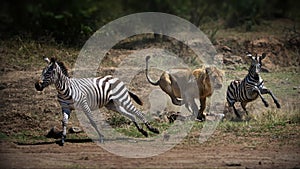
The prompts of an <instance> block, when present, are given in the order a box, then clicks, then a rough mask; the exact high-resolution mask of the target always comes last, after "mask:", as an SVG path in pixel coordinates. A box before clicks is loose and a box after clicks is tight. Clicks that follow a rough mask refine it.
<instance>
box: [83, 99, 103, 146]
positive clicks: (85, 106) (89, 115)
mask: <svg viewBox="0 0 300 169" xmlns="http://www.w3.org/2000/svg"><path fill="white" fill-rule="evenodd" d="M81 107H82V109H83V111H84V113H85V115H86V117H87V118H88V119H89V121H90V123H91V125H92V126H93V128H94V129H95V130H96V132H97V134H98V136H99V142H100V143H103V142H104V140H103V138H104V136H103V135H102V134H101V133H100V131H99V130H98V127H97V125H96V123H95V121H94V120H93V118H92V111H91V109H90V108H89V106H88V104H87V103H85V102H84V103H82V106H81Z"/></svg>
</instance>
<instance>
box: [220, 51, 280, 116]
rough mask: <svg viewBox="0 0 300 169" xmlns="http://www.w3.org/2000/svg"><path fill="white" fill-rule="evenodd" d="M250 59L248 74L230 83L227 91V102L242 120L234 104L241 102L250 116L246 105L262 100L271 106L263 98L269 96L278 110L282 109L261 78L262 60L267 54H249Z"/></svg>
mask: <svg viewBox="0 0 300 169" xmlns="http://www.w3.org/2000/svg"><path fill="white" fill-rule="evenodd" d="M247 56H248V57H250V58H251V60H252V63H251V66H250V68H249V70H248V74H247V75H246V77H245V78H244V79H243V80H241V81H240V80H234V81H232V82H231V83H230V85H229V86H228V89H227V96H226V99H227V102H228V104H229V107H233V110H234V113H235V114H236V116H237V117H238V118H241V116H240V114H239V113H238V112H237V110H236V108H235V106H234V103H235V102H241V106H242V108H243V110H244V111H245V112H246V114H248V112H247V110H246V105H247V103H249V102H252V101H254V100H255V99H257V98H258V96H259V97H260V98H261V100H262V102H263V103H264V105H265V106H266V107H268V106H269V104H268V102H267V101H266V100H265V98H264V97H263V96H262V95H263V94H269V95H271V97H272V98H273V101H274V103H275V104H276V106H277V108H280V104H279V102H278V100H277V98H276V97H275V96H274V94H273V93H272V91H271V90H269V89H267V88H266V87H265V86H264V81H263V79H262V78H261V76H260V71H261V66H262V62H261V61H262V60H263V59H264V58H265V57H266V53H263V54H262V55H261V56H258V55H257V54H255V56H252V54H250V53H249V54H247Z"/></svg>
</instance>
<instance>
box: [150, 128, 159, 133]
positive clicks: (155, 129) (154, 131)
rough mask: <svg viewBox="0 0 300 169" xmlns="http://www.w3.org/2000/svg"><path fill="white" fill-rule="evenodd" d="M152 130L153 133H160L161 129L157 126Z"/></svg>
mask: <svg viewBox="0 0 300 169" xmlns="http://www.w3.org/2000/svg"><path fill="white" fill-rule="evenodd" d="M150 131H152V132H153V133H156V134H159V130H158V129H157V128H152V129H151V130H150Z"/></svg>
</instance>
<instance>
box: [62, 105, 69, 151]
mask: <svg viewBox="0 0 300 169" xmlns="http://www.w3.org/2000/svg"><path fill="white" fill-rule="evenodd" d="M70 112H71V111H70V110H69V109H64V108H63V109H62V113H63V119H62V121H61V122H62V128H63V131H62V135H61V144H60V145H61V146H63V145H64V144H65V140H66V138H67V125H68V120H69V117H70Z"/></svg>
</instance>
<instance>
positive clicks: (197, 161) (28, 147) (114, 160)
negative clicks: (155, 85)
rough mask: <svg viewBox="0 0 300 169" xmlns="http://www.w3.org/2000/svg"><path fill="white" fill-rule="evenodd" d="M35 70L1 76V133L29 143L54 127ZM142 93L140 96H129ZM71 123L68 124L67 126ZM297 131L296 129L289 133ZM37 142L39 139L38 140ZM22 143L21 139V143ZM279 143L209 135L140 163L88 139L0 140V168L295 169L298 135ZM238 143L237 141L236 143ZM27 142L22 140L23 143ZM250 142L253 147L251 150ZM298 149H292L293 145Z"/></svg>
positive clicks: (52, 110)
mask: <svg viewBox="0 0 300 169" xmlns="http://www.w3.org/2000/svg"><path fill="white" fill-rule="evenodd" d="M39 74H40V71H15V70H8V71H7V72H5V73H3V74H2V76H1V85H2V90H1V95H2V97H1V103H3V104H2V105H1V111H2V112H1V113H2V114H1V119H2V120H1V130H2V132H5V134H6V135H7V136H8V137H9V136H13V135H14V133H20V132H21V133H22V132H24V131H25V133H24V135H22V137H28V138H29V139H30V138H32V137H34V135H37V134H36V132H38V133H46V131H48V130H49V128H51V127H52V126H55V125H56V126H59V125H60V120H61V114H60V108H59V105H58V103H57V102H56V98H55V97H56V96H55V89H54V87H50V88H49V89H47V90H45V91H44V92H42V93H37V92H36V91H35V89H34V85H33V84H34V82H35V80H36V79H37V78H38V77H39ZM135 92H137V93H139V94H140V93H142V91H135ZM73 124H76V122H74V120H71V122H70V126H72V125H73ZM294 129H295V130H299V126H298V127H297V126H296V128H294ZM41 137H43V136H41ZM24 139H26V138H24ZM288 139H289V140H285V141H284V142H282V141H278V140H276V139H272V138H270V137H265V138H264V137H257V138H255V137H254V138H252V137H247V138H241V137H238V136H235V135H231V134H230V133H220V132H217V133H214V135H213V136H212V137H211V138H210V139H209V140H208V141H207V142H204V143H203V144H199V143H196V144H192V143H191V144H190V143H184V144H179V145H177V146H176V147H174V148H173V149H171V150H170V151H167V152H165V153H163V154H160V155H158V156H154V157H150V158H142V159H130V158H125V157H120V156H117V155H114V154H111V153H110V152H107V151H106V150H104V149H102V148H101V147H99V146H97V145H96V144H95V143H93V142H90V141H89V140H81V141H80V140H77V141H76V140H75V141H73V142H67V143H66V144H65V146H64V147H60V146H59V145H58V144H55V140H54V139H53V140H50V141H49V140H48V141H42V142H38V143H37V144H30V141H29V144H24V145H20V144H17V143H16V142H14V141H13V140H5V139H3V140H2V141H1V149H0V157H1V159H0V166H1V168H300V160H299V159H300V149H299V135H295V136H291V137H289V138H288ZM238 140H239V141H238ZM26 142H28V141H26V140H25V143H26ZM253 143H255V145H254V146H253ZM297 144H298V145H297Z"/></svg>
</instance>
